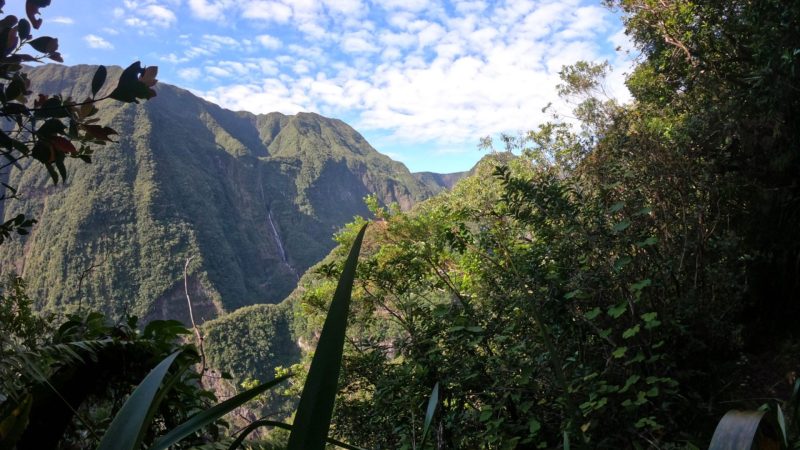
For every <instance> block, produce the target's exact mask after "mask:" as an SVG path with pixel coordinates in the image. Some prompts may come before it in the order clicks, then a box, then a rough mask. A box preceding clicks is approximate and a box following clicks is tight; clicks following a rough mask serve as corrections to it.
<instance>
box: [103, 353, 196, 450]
mask: <svg viewBox="0 0 800 450" xmlns="http://www.w3.org/2000/svg"><path fill="white" fill-rule="evenodd" d="M180 353H181V351H180V350H178V351H176V352H174V353H173V354H171V355H169V356H167V357H166V358H164V360H163V361H161V362H160V363H159V364H158V365H157V366H156V367H155V368H154V369H153V370H151V371H150V373H149V374H147V376H146V377H145V378H144V380H142V382H141V383H139V386H137V387H136V389H135V390H134V391H133V393H132V394H131V396H130V397H128V400H126V401H125V404H123V405H122V408H120V410H119V412H118V413H117V415H116V416H114V420H113V421H112V422H111V425H109V427H108V430H107V431H106V433H105V434H104V435H103V439H102V440H101V441H100V445H98V446H97V450H134V449H136V450H138V449H139V446H140V445H141V440H142V436H143V435H144V432H145V431H146V430H147V426H148V425H149V424H148V423H145V419H146V417H147V416H148V415H149V413H150V411H151V410H152V409H154V408H155V407H157V405H155V404H154V403H153V399H154V398H155V396H156V393H157V392H158V388H159V386H161V382H162V381H163V380H164V377H165V376H166V375H167V371H168V370H169V368H170V366H171V365H172V363H173V362H174V361H175V358H177V357H178V355H179V354H180Z"/></svg>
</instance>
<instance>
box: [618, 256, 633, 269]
mask: <svg viewBox="0 0 800 450" xmlns="http://www.w3.org/2000/svg"><path fill="white" fill-rule="evenodd" d="M631 261H632V259H631V257H630V256H622V257H619V258H617V260H616V261H614V270H622V268H623V267H625V266H627V265H628V264H630V262H631Z"/></svg>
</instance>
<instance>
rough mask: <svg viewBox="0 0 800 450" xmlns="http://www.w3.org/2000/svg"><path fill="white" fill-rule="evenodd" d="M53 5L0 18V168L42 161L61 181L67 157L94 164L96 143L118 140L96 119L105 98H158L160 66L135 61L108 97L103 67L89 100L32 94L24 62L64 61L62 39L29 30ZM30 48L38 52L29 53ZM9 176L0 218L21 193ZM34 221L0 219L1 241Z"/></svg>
mask: <svg viewBox="0 0 800 450" xmlns="http://www.w3.org/2000/svg"><path fill="white" fill-rule="evenodd" d="M49 5H50V0H27V2H26V5H25V10H26V15H27V18H22V19H18V18H17V16H14V15H10V14H9V15H6V16H4V17H3V18H2V19H1V20H0V119H4V120H1V121H0V122H2V125H1V126H0V161H2V163H0V170H4V169H9V168H10V167H12V166H13V167H16V168H17V169H20V170H22V169H23V166H22V165H20V161H21V160H23V159H27V158H33V159H34V160H36V161H37V162H39V163H41V164H42V165H44V167H45V168H46V169H47V172H48V173H49V174H50V177H51V178H52V180H53V183H55V184H57V183H58V182H59V180H60V181H62V182H63V181H66V179H67V175H68V174H67V169H66V166H65V164H64V160H65V159H66V158H67V157H70V158H77V159H80V160H82V161H84V162H86V163H91V161H92V155H93V153H94V148H95V146H98V145H105V144H107V143H109V142H114V141H113V140H112V136H113V135H116V134H117V132H116V131H114V129H112V128H110V127H107V126H102V125H99V124H97V123H96V122H97V119H95V118H94V117H93V116H94V115H95V114H96V113H97V112H98V107H97V104H98V103H100V102H101V101H103V100H106V99H111V100H116V101H120V102H126V103H138V100H148V99H150V98H152V97H155V95H156V93H155V91H154V90H153V89H152V88H153V86H154V85H155V84H156V75H157V74H158V68H157V67H156V66H150V67H142V65H141V63H139V62H135V63H133V64H131V65H130V66H129V67H128V68H126V69H125V70H124V71H123V72H122V74H121V75H120V77H119V79H118V82H117V86H116V88H114V89H113V90H111V91H110V92H109V93H108V94H107V95H104V96H99V97H98V94H99V93H100V91H101V89H102V88H103V86H104V85H105V83H106V77H107V70H106V68H105V67H104V66H100V67H98V68H97V72H96V73H95V75H94V78H93V79H92V83H91V93H92V95H91V96H90V97H88V98H86V99H83V100H80V101H78V100H77V99H72V98H69V97H66V98H65V97H63V96H61V95H58V94H54V95H47V94H41V93H39V94H38V95H36V96H33V92H31V91H30V90H29V87H30V82H29V80H28V78H27V76H26V75H25V68H26V66H25V64H31V63H40V62H42V61H44V60H48V59H49V60H51V61H56V62H63V59H62V57H61V54H60V53H59V52H58V39H56V38H53V37H50V36H40V37H36V38H34V37H33V35H32V34H31V32H32V30H38V29H39V27H41V26H42V23H43V19H42V18H41V17H40V15H41V9H42V8H45V7H47V6H49ZM4 6H5V1H4V0H0V13H3V11H2V8H3V7H4ZM31 50H33V51H35V52H36V53H38V54H36V55H34V54H30V53H27V52H29V51H31ZM31 100H33V101H32V103H31ZM6 178H7V173H1V172H0V185H1V186H2V187H0V189H1V190H0V217H2V211H3V210H4V208H3V206H4V204H5V202H6V201H8V200H12V199H14V198H15V197H16V196H17V195H19V193H18V191H17V189H16V188H15V187H14V186H10V185H8V184H7V183H5V179H6ZM35 222H36V220H35V219H34V218H29V217H26V216H25V215H24V214H19V215H17V216H16V217H13V218H11V219H9V220H7V221H5V222H4V223H0V244H2V243H3V242H4V241H5V240H6V239H9V238H11V236H12V233H17V234H21V235H24V234H27V233H28V232H29V229H30V228H31V227H32V226H33V224H34V223H35Z"/></svg>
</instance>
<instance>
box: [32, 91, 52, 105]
mask: <svg viewBox="0 0 800 450" xmlns="http://www.w3.org/2000/svg"><path fill="white" fill-rule="evenodd" d="M48 98H50V97H48V96H46V95H44V94H39V96H38V97H37V98H36V100H34V101H33V107H34V108H41V107H42V106H44V104H45V102H47V99H48Z"/></svg>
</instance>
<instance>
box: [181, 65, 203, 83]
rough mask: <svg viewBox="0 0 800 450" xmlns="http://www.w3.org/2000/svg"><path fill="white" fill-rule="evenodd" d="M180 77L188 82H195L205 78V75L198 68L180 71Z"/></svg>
mask: <svg viewBox="0 0 800 450" xmlns="http://www.w3.org/2000/svg"><path fill="white" fill-rule="evenodd" d="M178 76H179V77H181V78H183V79H184V80H187V81H194V80H197V79H198V78H200V77H201V76H203V73H202V72H201V71H200V69H198V68H197V67H187V68H184V69H180V70H178Z"/></svg>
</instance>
